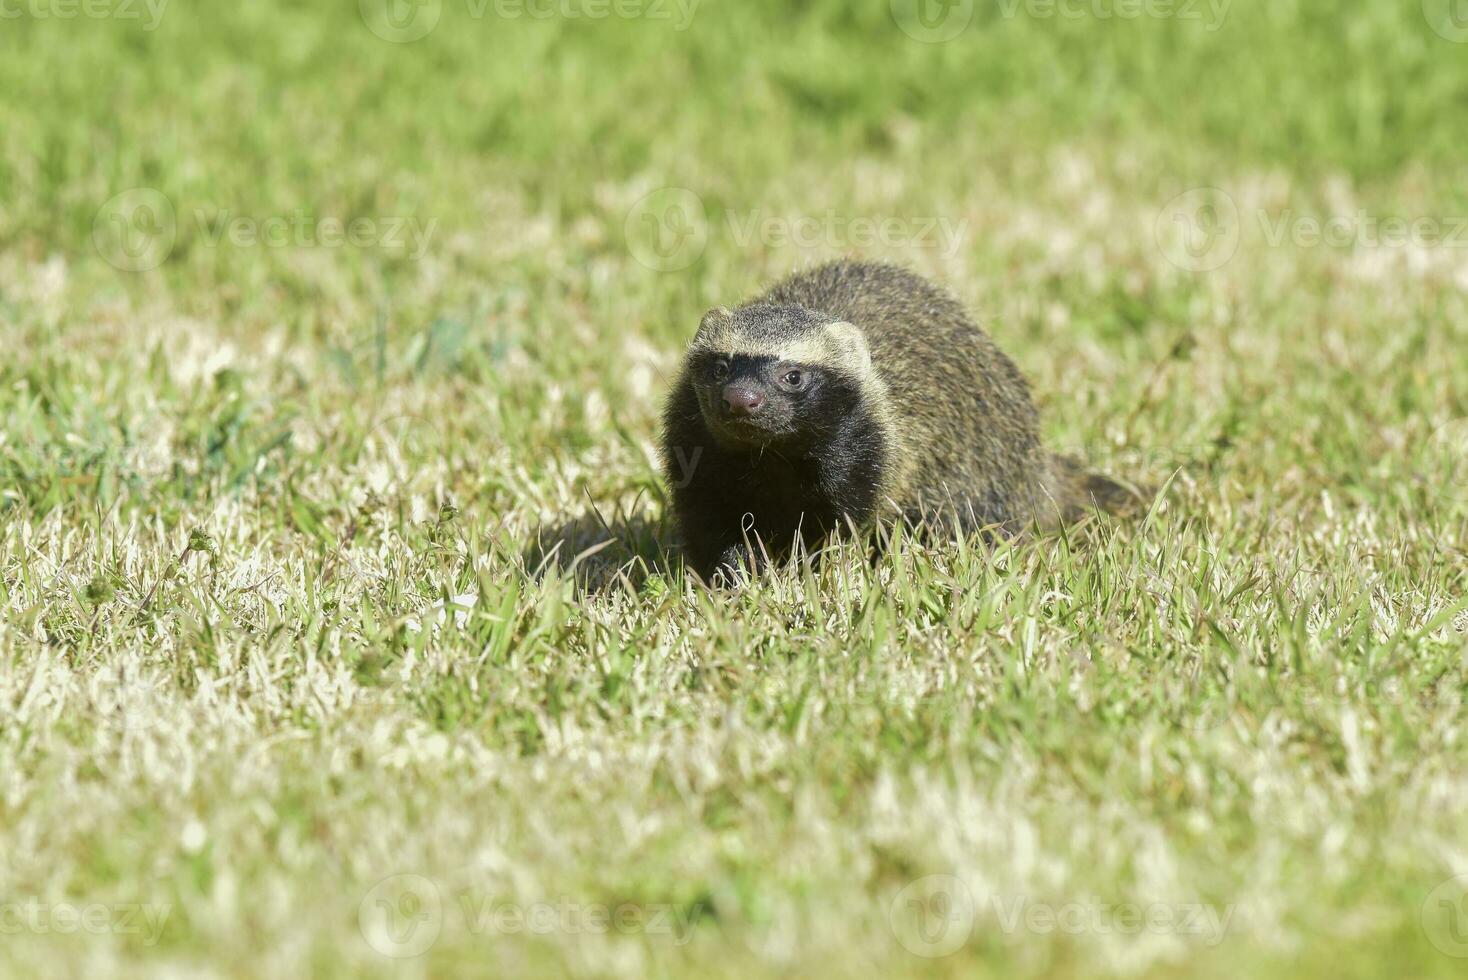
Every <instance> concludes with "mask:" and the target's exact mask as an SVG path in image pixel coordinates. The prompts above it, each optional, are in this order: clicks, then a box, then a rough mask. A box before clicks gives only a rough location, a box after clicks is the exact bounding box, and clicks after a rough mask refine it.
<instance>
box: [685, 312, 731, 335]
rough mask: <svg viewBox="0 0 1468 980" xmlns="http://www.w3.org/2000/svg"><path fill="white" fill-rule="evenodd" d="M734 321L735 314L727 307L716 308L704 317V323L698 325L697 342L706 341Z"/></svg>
mask: <svg viewBox="0 0 1468 980" xmlns="http://www.w3.org/2000/svg"><path fill="white" fill-rule="evenodd" d="M733 320H734V314H733V313H732V312H730V310H729V308H728V307H727V306H716V307H714V308H713V309H711V310H709V311H708V312H707V313H705V314H704V315H703V321H702V322H700V323H699V325H698V334H697V336H696V337H695V338H694V339H695V340H704V339H707V338H708V337H711V336H713V335H714V334H717V333H718V332H719V331H720V330H723V329H724V328H725V327H726V326H728V325H729V324H730V323H731V322H733Z"/></svg>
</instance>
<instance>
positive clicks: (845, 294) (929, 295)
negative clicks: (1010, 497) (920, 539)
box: [756, 262, 1039, 485]
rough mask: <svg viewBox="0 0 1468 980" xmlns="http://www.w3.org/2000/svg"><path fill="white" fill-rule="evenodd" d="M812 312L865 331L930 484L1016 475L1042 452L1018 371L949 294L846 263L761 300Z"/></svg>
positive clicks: (893, 270)
mask: <svg viewBox="0 0 1468 980" xmlns="http://www.w3.org/2000/svg"><path fill="white" fill-rule="evenodd" d="M756 302H757V303H762V304H771V305H779V306H803V307H806V308H807V309H812V310H818V311H820V312H822V313H826V314H829V315H830V316H833V317H836V318H838V319H841V320H846V321H849V322H851V323H854V324H856V325H857V326H859V327H861V328H862V331H863V333H864V334H865V335H866V338H867V344H868V346H869V347H870V348H871V352H872V362H873V367H874V368H875V370H876V371H877V373H878V374H879V375H880V376H881V378H882V380H883V381H884V382H885V384H886V387H887V392H888V398H889V404H890V406H891V408H892V410H893V412H894V414H895V415H896V416H897V418H896V421H897V423H898V424H899V425H900V426H901V427H902V429H903V433H904V437H905V438H906V439H907V440H908V446H907V450H908V452H909V453H911V454H913V457H914V458H913V460H912V462H913V464H914V465H915V467H916V469H917V470H919V471H926V472H920V473H915V474H913V475H914V476H919V478H920V480H921V482H924V483H928V484H929V485H932V481H945V482H946V481H947V480H951V479H955V478H958V479H963V478H969V479H971V478H972V476H973V474H972V473H971V472H970V471H971V470H972V468H973V467H974V466H975V465H978V466H985V465H986V464H987V466H988V467H997V468H999V469H1007V468H1009V467H1010V466H1021V465H1024V464H1025V463H1026V462H1028V460H1027V457H1028V456H1029V455H1030V454H1031V453H1032V452H1033V451H1034V450H1035V448H1036V447H1037V446H1038V427H1039V423H1038V417H1037V413H1036V411H1035V408H1034V406H1033V404H1032V402H1031V401H1030V395H1029V387H1028V385H1027V384H1026V382H1025V380H1024V378H1023V376H1022V375H1021V374H1020V372H1019V369H1018V368H1016V367H1015V365H1014V363H1013V362H1012V361H1011V360H1010V359H1009V358H1008V357H1006V356H1005V355H1004V354H1003V352H1001V351H1000V350H999V349H998V348H997V347H995V345H994V343H993V341H992V340H990V339H989V337H988V335H987V334H985V333H984V332H983V331H982V330H980V329H979V327H978V326H977V325H975V324H974V322H973V321H972V320H971V319H970V318H969V316H968V314H967V313H966V312H965V311H964V309H963V307H962V305H960V304H959V302H958V301H957V300H956V299H955V298H954V297H953V296H952V295H951V294H949V293H948V292H947V291H945V290H943V289H941V288H939V287H937V286H935V285H934V284H932V283H930V282H928V281H927V280H925V279H923V278H921V277H920V276H917V275H915V274H913V273H911V272H908V271H907V270H905V269H901V268H898V267H896V266H889V265H881V264H875V263H857V262H837V263H833V264H831V265H826V266H822V267H820V268H816V269H812V270H809V271H806V272H800V273H797V274H795V275H794V276H792V277H790V278H789V279H787V280H785V281H784V282H782V283H780V284H778V285H776V286H775V287H774V288H772V289H771V290H770V291H769V292H768V293H766V294H765V295H764V296H762V297H761V298H760V299H758V300H756Z"/></svg>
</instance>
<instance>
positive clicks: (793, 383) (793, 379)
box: [780, 371, 805, 388]
mask: <svg viewBox="0 0 1468 980" xmlns="http://www.w3.org/2000/svg"><path fill="white" fill-rule="evenodd" d="M780 380H781V381H782V382H784V383H785V385H786V386H787V387H789V388H799V387H800V386H801V385H803V384H805V375H803V374H801V373H800V372H799V371H786V372H785V373H784V374H783V375H781V376H780Z"/></svg>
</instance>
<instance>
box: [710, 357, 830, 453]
mask: <svg viewBox="0 0 1468 980" xmlns="http://www.w3.org/2000/svg"><path fill="white" fill-rule="evenodd" d="M690 367H691V369H692V371H691V376H690V380H691V381H692V384H693V388H694V391H695V392H696V394H697V396H698V406H699V411H700V412H702V414H703V419H704V424H705V425H706V426H707V427H708V430H709V432H710V434H712V435H713V436H714V437H715V438H716V439H717V440H718V441H719V442H721V443H723V444H724V445H726V446H728V447H729V448H731V449H732V448H747V449H761V448H765V447H776V448H782V447H783V448H807V447H809V446H810V445H812V444H813V443H815V442H818V441H819V439H820V437H821V435H822V433H823V432H825V431H827V430H828V429H829V428H830V421H831V420H832V419H833V418H839V417H840V414H841V413H843V412H847V411H851V410H852V409H854V408H855V404H856V400H857V393H856V390H855V386H854V385H852V384H851V383H850V382H849V381H848V380H847V379H845V378H843V377H841V375H840V374H839V372H835V371H830V370H827V369H824V368H822V367H819V366H817V365H813V364H802V363H798V362H795V361H785V360H780V359H778V358H775V357H770V356H765V355H750V354H734V355H720V354H713V353H707V354H702V355H699V356H698V357H697V358H696V359H695V361H694V362H693V363H692V364H691V365H690Z"/></svg>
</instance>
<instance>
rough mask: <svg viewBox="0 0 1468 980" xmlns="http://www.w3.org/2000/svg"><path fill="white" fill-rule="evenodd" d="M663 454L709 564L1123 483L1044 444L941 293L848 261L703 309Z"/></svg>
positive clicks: (999, 522)
mask: <svg viewBox="0 0 1468 980" xmlns="http://www.w3.org/2000/svg"><path fill="white" fill-rule="evenodd" d="M663 461H664V465H665V468H666V472H667V476H668V481H669V484H670V485H671V488H672V498H673V506H674V510H675V512H676V516H677V519H678V523H679V526H680V528H681V530H682V532H683V537H684V542H685V547H686V550H687V557H688V561H689V564H690V565H691V566H692V568H693V569H694V570H695V571H696V572H698V573H699V574H700V575H701V576H704V577H705V578H709V577H711V576H712V575H713V574H714V573H715V572H716V571H719V570H720V569H725V570H730V571H732V570H733V569H734V568H735V567H737V566H738V565H739V564H741V563H743V562H748V563H750V564H755V563H757V562H758V560H759V558H760V555H761V552H767V553H768V554H770V555H771V556H774V557H778V556H780V555H783V554H785V553H787V552H788V550H789V548H790V547H791V545H792V544H793V543H794V542H795V540H796V538H797V536H798V537H799V538H800V539H801V540H802V541H803V542H804V543H805V545H806V546H808V547H814V546H816V545H817V544H818V543H819V542H820V540H821V539H822V538H823V537H825V536H826V535H827V534H829V533H830V532H831V531H833V530H835V529H838V528H840V527H843V526H846V525H847V524H848V523H849V524H854V525H858V526H859V525H864V524H868V523H870V522H872V521H874V520H882V519H887V518H893V519H896V518H901V519H906V520H908V521H910V522H912V523H914V524H925V525H937V526H940V527H948V528H951V527H958V528H960V529H964V530H971V529H978V528H984V527H996V528H999V529H1002V530H1005V531H1011V532H1012V531H1017V530H1020V529H1022V528H1023V527H1025V526H1027V525H1031V524H1035V523H1039V524H1054V523H1056V522H1058V521H1063V520H1068V519H1072V518H1074V517H1077V516H1079V515H1080V514H1082V513H1084V512H1086V511H1088V510H1090V509H1092V508H1094V507H1095V506H1097V505H1098V504H1099V505H1100V506H1103V507H1113V506H1116V505H1118V504H1120V503H1123V502H1125V501H1129V500H1130V499H1131V495H1130V493H1129V492H1128V491H1126V490H1124V489H1123V488H1122V487H1120V486H1118V485H1117V484H1115V483H1112V482H1111V481H1109V480H1107V479H1106V478H1104V477H1099V476H1095V475H1091V474H1087V473H1086V472H1085V471H1084V470H1083V469H1082V468H1081V467H1080V466H1078V465H1077V464H1075V463H1074V462H1072V461H1070V460H1068V459H1065V458H1063V457H1058V456H1055V455H1053V454H1051V453H1049V452H1048V451H1046V450H1045V448H1044V447H1043V446H1042V445H1041V444H1040V438H1039V417H1038V413H1037V412H1036V410H1035V406H1034V403H1033V402H1032V401H1031V399H1030V392H1029V386H1028V385H1027V384H1026V383H1025V380H1024V378H1023V376H1022V375H1021V374H1020V372H1019V369H1018V368H1016V367H1015V365H1014V362H1012V361H1011V360H1010V359H1009V358H1008V357H1006V356H1005V355H1004V354H1003V353H1002V352H1000V350H999V349H998V348H997V347H995V346H994V343H993V341H992V340H990V339H989V337H988V335H986V334H985V333H984V332H983V331H982V330H980V329H979V328H978V327H977V326H976V325H975V324H974V322H973V321H972V320H971V319H970V318H969V317H968V315H967V314H966V313H965V312H964V309H963V307H962V306H961V305H960V304H959V303H958V301H957V300H955V299H954V298H953V297H952V296H951V295H949V294H948V293H947V292H945V291H944V290H942V289H939V288H938V287H937V286H934V285H933V284H932V283H930V282H928V281H927V280H925V279H922V278H921V277H919V276H917V275H915V274H913V273H911V272H908V271H906V270H903V269H899V268H896V267H894V266H889V265H879V264H867V263H855V262H844V261H843V262H836V263H832V264H829V265H825V266H821V267H819V268H815V269H812V270H809V271H806V272H802V273H798V274H796V275H794V276H792V277H791V278H789V279H787V280H785V281H784V282H782V283H780V284H779V285H777V286H775V287H774V288H773V289H771V290H770V291H769V292H767V293H765V294H764V295H763V296H760V297H759V298H758V299H755V300H753V301H752V302H750V303H748V304H746V305H744V306H741V307H739V308H738V309H736V310H732V311H731V310H727V309H723V308H720V309H717V310H713V311H711V312H710V313H709V314H708V315H707V316H705V317H704V320H703V323H702V324H701V326H700V328H699V331H698V334H697V336H695V338H694V340H693V343H692V344H691V345H690V347H689V351H688V355H687V358H686V360H685V363H684V367H683V371H682V373H681V374H680V376H679V378H678V380H677V382H676V384H675V386H674V388H673V392H672V396H671V398H670V400H669V403H668V407H667V411H666V414H665V418H664V444H663Z"/></svg>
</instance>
